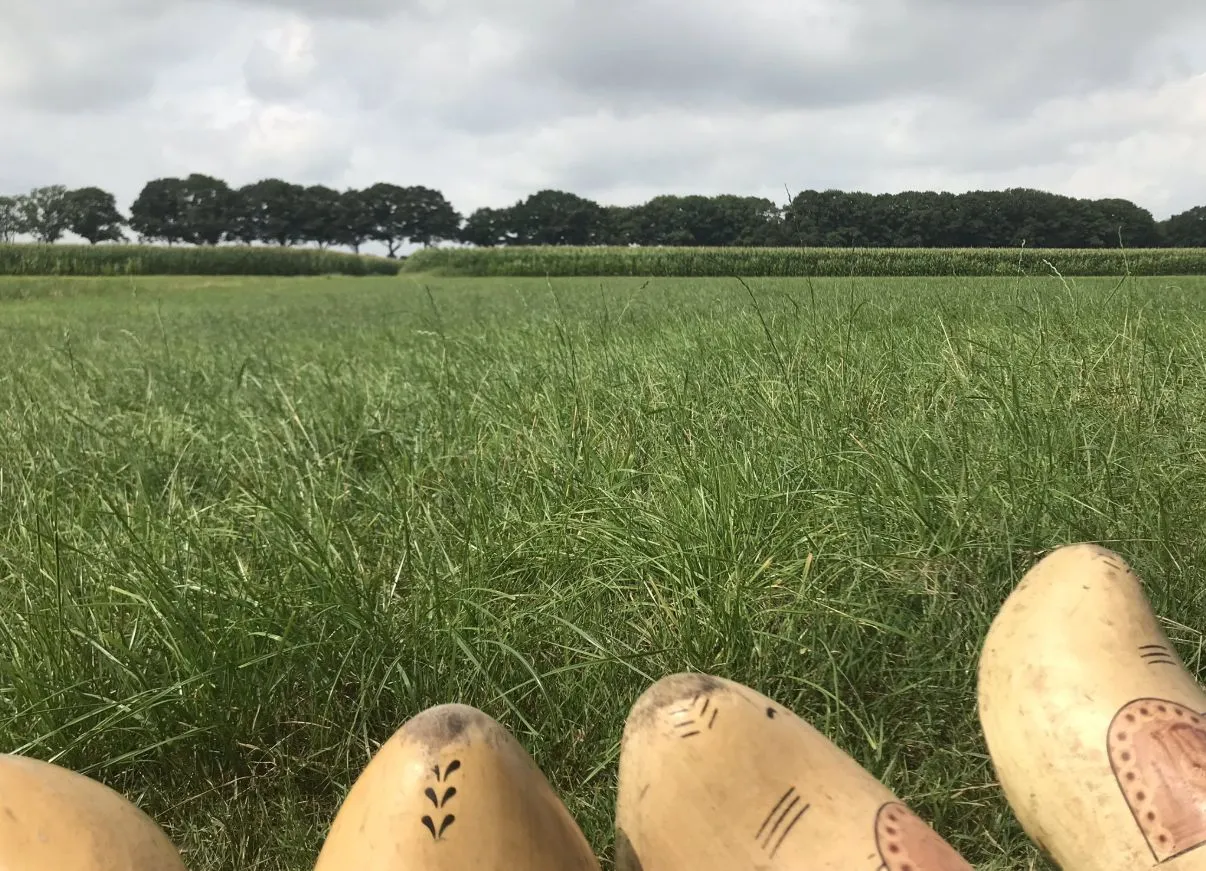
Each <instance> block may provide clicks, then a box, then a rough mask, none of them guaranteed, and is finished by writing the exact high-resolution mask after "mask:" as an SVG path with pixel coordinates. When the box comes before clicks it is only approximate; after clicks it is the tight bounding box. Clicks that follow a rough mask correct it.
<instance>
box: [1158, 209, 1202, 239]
mask: <svg viewBox="0 0 1206 871" xmlns="http://www.w3.org/2000/svg"><path fill="white" fill-rule="evenodd" d="M1160 230H1161V233H1162V234H1163V236H1164V244H1166V245H1171V246H1172V247H1174V248H1206V206H1197V207H1196V208H1193V209H1190V210H1189V211H1187V212H1181V213H1180V214H1178V215H1173V216H1172V217H1171V218H1169V219H1168V220H1166V221H1162V222H1161V224H1160Z"/></svg>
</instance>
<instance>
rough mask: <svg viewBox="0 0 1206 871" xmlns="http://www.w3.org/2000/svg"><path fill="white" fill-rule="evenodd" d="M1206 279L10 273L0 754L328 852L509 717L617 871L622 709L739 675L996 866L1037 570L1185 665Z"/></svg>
mask: <svg viewBox="0 0 1206 871" xmlns="http://www.w3.org/2000/svg"><path fill="white" fill-rule="evenodd" d="M1203 291H1206V279H1198V278H1191V279H1131V280H1128V281H1126V282H1123V283H1121V284H1120V283H1119V282H1118V281H1116V280H1102V279H1093V280H1084V281H1075V282H1068V283H1063V282H1060V281H1059V280H1057V279H1054V278H1037V279H1024V280H1023V279H1008V280H1001V279H996V280H990V279H907V280H859V279H849V278H847V279H833V280H817V281H813V282H805V281H800V280H782V279H767V280H751V281H749V282H748V283H746V284H745V285H743V284H742V283H741V282H738V281H735V280H726V279H718V280H698V279H658V280H640V279H622V278H621V279H592V280H553V281H547V282H546V281H544V280H533V279H514V280H490V281H482V280H469V279H441V278H432V277H429V276H415V277H408V276H403V277H402V278H401V279H399V278H357V279H308V278H295V279H213V278H210V279H202V278H193V279H186V278H175V279H147V278H129V279H110V280H99V279H91V280H90V279H71V280H67V279H29V278H26V279H4V280H0V300H3V302H0V505H3V506H4V511H3V512H2V513H0V609H2V611H3V613H4V614H5V615H6V617H5V619H4V621H3V624H2V627H0V746H3V747H4V749H6V750H12V751H21V752H25V753H29V754H32V755H35V756H38V757H40V758H44V759H52V760H55V761H58V762H60V763H61V764H65V765H68V766H70V767H73V768H76V769H78V770H81V771H84V772H86V773H88V774H90V775H92V776H95V777H99V778H101V779H102V780H104V781H105V782H107V783H109V784H111V785H113V786H115V787H116V788H119V789H121V790H123V791H124V792H126V794H128V795H130V796H132V797H133V798H135V799H136V800H138V801H139V802H140V803H141V804H142V805H143V806H144V807H146V808H147V809H148V811H149V812H151V813H152V814H153V815H154V816H155V817H156V819H157V820H159V821H160V823H161V824H162V825H164V827H165V828H166V829H167V830H168V832H169V833H170V835H171V836H172V837H173V838H174V840H175V841H176V842H177V843H178V844H179V845H180V846H181V848H182V849H183V850H184V851H185V854H186V858H187V860H188V862H189V864H190V867H192V868H193V869H218V868H223V869H236V868H237V869H274V871H275V869H281V871H286V869H291V871H297V869H305V868H309V867H312V865H313V861H314V858H315V856H316V855H317V852H318V848H319V845H320V843H321V839H322V837H323V835H324V832H325V827H326V826H327V825H328V824H329V821H330V819H331V817H332V815H333V814H334V812H335V810H336V808H337V806H338V803H339V801H340V799H341V797H342V795H343V793H344V791H345V790H346V789H347V787H348V786H349V785H350V783H351V782H352V780H353V779H354V778H355V777H356V776H357V775H358V773H359V772H360V770H361V769H362V767H363V766H364V764H365V762H366V761H367V758H368V756H369V754H370V753H371V752H372V751H373V750H374V749H375V748H376V747H377V746H378V745H379V744H380V743H381V742H382V741H384V740H385V739H386V738H387V737H388V736H389V735H390V734H391V733H392V732H393V731H394V730H395V729H396V728H397V727H398V726H399V725H400V724H401V723H402V722H403V721H404V720H406V719H407V718H408V717H410V716H412V715H413V714H415V713H417V712H418V711H420V710H422V709H423V708H425V707H427V706H430V705H434V704H438V703H442V702H448V701H460V702H465V703H469V704H473V705H477V706H478V707H481V708H482V709H484V710H485V711H486V712H487V713H489V714H491V715H492V716H494V717H496V718H498V719H499V720H501V721H502V722H503V723H504V724H505V725H506V726H508V727H509V728H511V729H512V730H513V731H514V732H515V733H516V735H517V737H518V738H519V739H520V741H521V742H522V743H523V744H524V745H525V746H526V747H527V748H528V749H529V751H530V752H532V754H533V756H534V757H535V759H536V761H537V762H538V763H539V764H540V765H541V766H542V768H543V769H544V770H545V772H546V773H547V774H548V775H549V777H550V779H551V781H552V782H553V784H554V786H555V787H556V788H557V789H558V790H559V791H560V793H561V795H562V796H563V797H564V799H565V801H566V803H567V805H568V806H569V808H570V810H571V811H572V812H573V814H574V815H575V816H576V817H577V819H578V820H579V821H580V822H581V824H582V826H583V829H584V831H585V832H586V834H587V836H588V838H589V839H590V840H591V841H592V843H593V844H594V845H595V847H596V849H597V850H598V852H599V853H600V854H601V855H603V857H604V859H605V865H606V866H609V865H610V851H611V836H612V835H611V826H612V819H613V813H614V798H615V771H616V761H617V752H618V740H619V736H620V730H621V726H622V723H623V720H624V717H625V715H626V713H627V711H628V708H629V706H630V705H631V704H632V702H633V701H634V700H635V698H636V697H637V696H638V695H639V694H640V692H641V691H642V690H643V689H644V688H645V687H646V686H647V685H648V684H649V683H650V682H651V681H652V680H654V679H656V678H658V677H661V676H662V675H665V674H668V673H671V672H677V671H683V670H702V671H706V672H711V673H715V674H719V675H722V676H725V677H730V678H733V679H735V680H739V681H742V682H744V683H747V684H749V685H751V686H753V687H754V688H756V689H758V690H759V691H761V692H763V693H766V694H767V695H770V696H772V697H774V698H775V699H777V700H778V701H780V702H781V703H782V704H784V705H787V706H790V707H791V708H793V709H794V710H796V711H797V712H799V713H800V714H801V715H803V716H805V717H806V718H808V719H809V720H810V721H811V722H813V723H814V724H815V725H816V726H817V727H818V728H820V729H822V730H823V731H824V732H826V733H827V734H828V735H829V736H830V737H831V738H832V739H833V740H834V741H836V742H837V743H838V744H839V745H840V746H841V747H842V748H843V749H845V750H846V751H847V752H849V753H850V754H851V755H853V756H854V757H855V758H856V759H857V760H858V761H859V762H860V763H862V764H863V765H864V766H865V767H867V768H868V769H869V770H870V771H871V772H872V773H873V774H875V775H876V776H878V777H880V778H881V779H883V780H884V782H885V783H887V784H888V785H889V786H890V787H891V788H892V789H894V790H895V791H896V792H897V793H898V794H899V795H900V796H901V797H902V798H904V799H905V800H907V801H908V802H909V803H910V804H911V805H912V806H913V807H915V808H916V809H917V810H918V811H919V812H920V813H922V814H923V815H924V816H925V817H927V818H928V819H929V820H931V821H932V822H933V823H934V825H935V827H936V828H937V829H938V830H939V831H940V832H941V833H943V834H944V835H945V836H946V837H947V838H948V839H949V840H950V841H951V842H952V843H953V844H955V846H956V847H957V848H958V849H960V850H961V851H962V852H963V853H964V855H965V856H966V857H967V858H968V859H969V861H971V862H973V863H974V864H976V865H977V866H978V867H980V868H982V869H1007V868H1008V869H1017V868H1028V867H1031V868H1038V867H1046V866H1044V865H1042V863H1041V862H1040V861H1039V860H1038V859H1037V858H1036V852H1035V850H1034V848H1033V847H1032V846H1031V845H1030V843H1029V841H1028V840H1027V839H1026V838H1025V837H1024V836H1023V835H1022V833H1021V831H1020V829H1019V828H1018V826H1017V824H1016V823H1015V822H1014V820H1013V817H1012V815H1011V813H1010V812H1009V810H1008V808H1007V806H1006V804H1005V802H1004V799H1003V797H1002V795H1001V793H1000V790H999V789H998V788H997V787H996V785H995V783H994V777H993V773H992V770H991V767H990V765H989V764H988V761H987V759H986V756H985V750H984V746H983V739H982V737H981V733H980V730H979V726H978V722H977V720H976V715H975V664H976V660H977V656H978V653H979V648H980V644H981V641H982V639H983V635H984V632H985V631H986V629H987V627H988V624H989V621H990V620H991V619H992V617H993V615H994V614H995V611H996V609H997V607H998V606H999V604H1000V602H1001V601H1002V599H1003V598H1004V597H1005V595H1006V594H1007V592H1008V591H1009V590H1010V589H1011V588H1012V586H1013V585H1014V584H1015V583H1016V581H1017V580H1018V578H1019V577H1020V576H1021V574H1022V572H1024V571H1025V569H1026V568H1027V567H1028V566H1029V565H1031V564H1032V563H1033V561H1034V558H1035V555H1036V554H1037V553H1038V552H1040V551H1042V550H1043V549H1045V548H1049V547H1052V546H1055V545H1057V544H1060V543H1064V542H1069V541H1079V540H1094V541H1100V542H1105V543H1107V544H1109V545H1110V546H1112V547H1115V548H1116V549H1118V550H1119V551H1120V552H1122V553H1123V554H1124V555H1125V556H1126V557H1127V558H1128V559H1129V560H1131V561H1132V563H1133V564H1134V565H1135V567H1136V568H1137V570H1138V571H1139V572H1140V573H1141V574H1143V575H1144V576H1146V577H1149V578H1151V579H1154V580H1156V581H1157V583H1155V584H1154V585H1153V587H1152V593H1153V597H1154V604H1155V606H1156V607H1157V608H1158V609H1159V610H1160V611H1161V613H1164V614H1167V615H1168V616H1169V618H1170V619H1171V620H1172V621H1175V622H1174V623H1173V624H1172V626H1171V630H1170V631H1171V634H1172V637H1173V640H1174V643H1175V644H1176V646H1177V647H1178V649H1179V651H1180V652H1181V654H1182V655H1183V656H1184V657H1185V658H1186V660H1187V662H1188V663H1189V664H1190V666H1191V668H1192V669H1194V670H1196V671H1197V672H1198V673H1201V671H1202V669H1203V661H1202V650H1203V639H1202V636H1201V634H1200V633H1199V632H1198V631H1197V630H1196V629H1191V628H1189V627H1194V626H1202V625H1206V604H1204V602H1203V593H1202V590H1203V589H1204V585H1203V583H1202V582H1203V577H1202V570H1201V568H1200V566H1202V565H1203V557H1204V556H1206V553H1204V548H1206V546H1204V544H1203V539H1202V537H1201V505H1202V504H1203V502H1204V501H1206V464H1204V463H1203V462H1202V459H1203V447H1204V445H1206V415H1203V413H1202V409H1203V407H1204V404H1206V302H1204V300H1206V295H1204V293H1203Z"/></svg>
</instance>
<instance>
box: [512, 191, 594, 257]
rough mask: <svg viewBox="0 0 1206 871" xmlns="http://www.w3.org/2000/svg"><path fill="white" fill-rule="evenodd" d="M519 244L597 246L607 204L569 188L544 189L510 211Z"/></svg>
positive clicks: (520, 202)
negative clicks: (590, 198) (559, 189)
mask: <svg viewBox="0 0 1206 871" xmlns="http://www.w3.org/2000/svg"><path fill="white" fill-rule="evenodd" d="M507 216H508V218H509V222H510V226H508V228H507V229H508V230H509V231H511V232H512V233H514V235H515V242H516V244H518V245H597V244H598V240H599V237H600V235H601V234H602V233H603V231H604V229H605V224H604V218H605V215H604V212H603V207H602V206H600V205H599V204H598V203H596V202H594V201H593V200H588V199H586V198H584V197H580V196H578V195H577V194H571V193H567V192H566V191H556V190H548V189H546V190H542V191H538V192H537V193H534V194H532V195H531V196H530V197H528V198H527V199H525V200H520V201H519V202H518V203H516V204H515V205H513V206H511V208H510V209H508V210H507Z"/></svg>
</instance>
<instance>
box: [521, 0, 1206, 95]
mask: <svg viewBox="0 0 1206 871" xmlns="http://www.w3.org/2000/svg"><path fill="white" fill-rule="evenodd" d="M802 6H803V4H799V3H795V2H791V0H779V2H771V0H754V2H751V3H750V4H749V5H748V6H747V7H746V9H745V10H744V11H743V14H741V15H737V16H734V15H733V14H732V6H731V4H725V5H724V6H723V7H719V6H717V7H715V8H711V9H710V8H709V4H708V3H696V4H692V7H691V12H690V14H687V13H685V12H684V10H685V9H686V8H687V7H684V6H683V5H682V4H681V3H678V2H675V0H654V2H650V0H611V2H609V3H605V4H604V3H595V2H590V0H582V2H577V3H573V4H570V5H569V6H566V7H563V11H562V13H561V15H560V16H557V17H555V18H553V19H549V20H546V21H544V22H542V25H541V28H540V30H539V31H538V32H537V33H536V34H535V35H534V36H533V39H532V43H533V44H532V45H531V48H530V50H529V51H528V52H527V53H526V57H527V61H526V69H525V73H526V76H527V78H529V79H537V80H538V79H548V80H556V81H560V82H563V83H564V85H565V87H567V88H569V89H573V90H577V91H580V92H582V93H586V94H589V95H591V96H592V97H593V98H594V99H595V100H597V101H599V102H600V103H602V104H606V105H624V104H626V103H633V102H635V103H638V104H640V105H642V106H645V107H652V106H667V105H679V106H704V105H709V106H715V105H718V104H721V103H740V104H743V105H759V106H766V107H799V108H804V107H826V106H835V105H850V104H855V103H862V102H872V101H877V100H883V99H887V98H891V97H894V96H898V95H901V94H906V93H910V92H914V91H916V90H918V89H925V90H927V91H928V92H931V93H936V94H946V95H951V96H958V97H962V98H965V99H977V100H985V101H994V102H995V103H997V104H999V105H1000V108H1001V109H1002V110H1005V111H1008V110H1010V109H1011V108H1012V109H1014V110H1017V109H1021V108H1024V107H1027V106H1030V105H1033V104H1034V103H1035V102H1036V101H1039V100H1042V99H1047V98H1051V97H1054V96H1058V95H1062V94H1069V93H1080V92H1083V91H1084V90H1085V89H1087V88H1091V87H1100V86H1106V85H1110V84H1114V83H1116V82H1119V81H1126V80H1128V79H1129V78H1130V77H1132V76H1133V75H1134V74H1135V71H1136V68H1137V67H1138V66H1139V65H1140V64H1141V62H1143V61H1145V59H1146V55H1147V52H1148V50H1149V47H1150V44H1151V42H1152V41H1153V40H1155V39H1156V38H1158V37H1159V36H1160V35H1161V34H1163V33H1165V32H1167V31H1168V30H1169V29H1174V28H1179V27H1184V25H1185V23H1186V21H1187V20H1190V21H1193V20H1196V21H1202V20H1203V19H1204V18H1206V7H1203V6H1202V5H1201V4H1199V3H1197V2H1193V0H1166V2H1162V3H1161V4H1152V3H1135V2H1132V0H1096V2H1094V3H1088V2H1083V0H1057V2H1038V0H1027V2H1013V3H1002V2H997V3H993V2H976V3H967V2H962V0H959V2H955V0H896V2H890V0H865V2H863V3H861V4H858V8H860V9H861V10H862V12H863V14H861V15H858V16H852V17H851V18H850V20H848V21H845V22H842V21H838V22H836V26H835V24H834V23H829V24H828V29H829V30H830V31H831V32H830V33H828V34H826V35H824V36H823V37H820V38H819V37H816V36H814V35H813V33H814V32H815V31H817V30H818V29H820V30H822V31H824V30H825V29H826V24H827V23H826V20H825V18H824V17H823V16H818V17H817V18H816V22H815V24H814V25H813V26H812V27H811V28H810V23H809V20H808V18H807V17H805V16H802V15H801V14H800V13H799V12H798V10H799V9H800V8H801V7H802ZM853 7H854V4H850V5H849V6H848V7H847V8H853ZM753 8H760V9H763V10H764V14H762V15H761V16H755V15H751V14H750V10H751V9H753ZM805 8H806V7H805ZM793 10H794V11H793ZM709 13H710V14H709Z"/></svg>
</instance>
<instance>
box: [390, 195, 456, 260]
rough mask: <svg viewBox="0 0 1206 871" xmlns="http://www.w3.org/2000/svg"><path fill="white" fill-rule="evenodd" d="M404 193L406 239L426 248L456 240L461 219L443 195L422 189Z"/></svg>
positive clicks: (403, 223)
mask: <svg viewBox="0 0 1206 871" xmlns="http://www.w3.org/2000/svg"><path fill="white" fill-rule="evenodd" d="M402 190H403V192H404V194H405V196H404V199H403V202H404V208H403V212H404V215H403V219H402V225H403V228H404V229H405V232H406V238H407V239H409V240H410V241H411V242H414V243H418V244H420V245H422V246H423V247H424V248H427V247H429V246H430V245H431V243H432V242H436V241H440V240H445V239H456V238H457V236H458V235H459V234H460V230H461V216H460V214H459V213H458V212H457V210H456V209H454V208H453V207H452V204H451V203H450V202H448V200H447V199H445V198H444V195H443V194H442V193H440V192H439V191H437V190H433V189H431V188H428V187H422V186H421V185H416V186H413V187H407V188H403V189H402Z"/></svg>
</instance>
